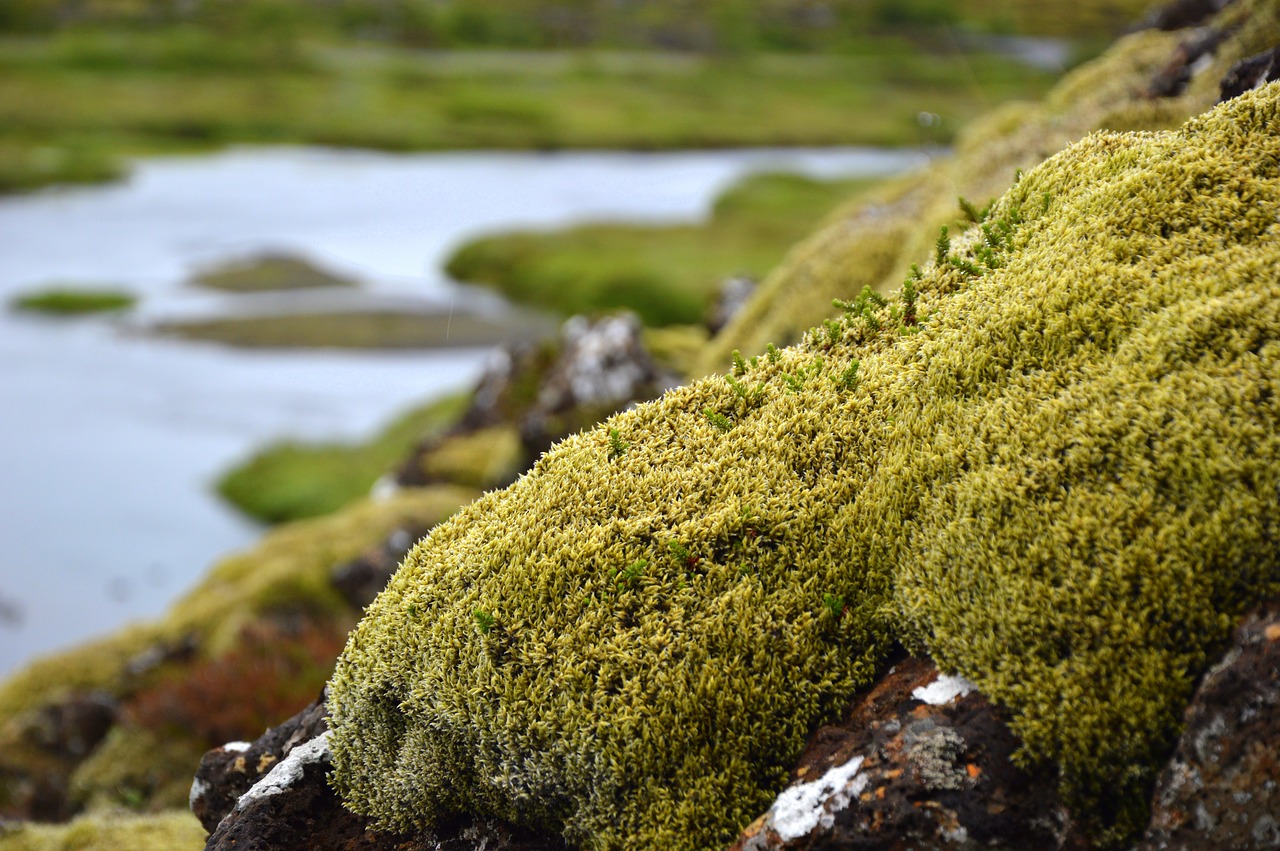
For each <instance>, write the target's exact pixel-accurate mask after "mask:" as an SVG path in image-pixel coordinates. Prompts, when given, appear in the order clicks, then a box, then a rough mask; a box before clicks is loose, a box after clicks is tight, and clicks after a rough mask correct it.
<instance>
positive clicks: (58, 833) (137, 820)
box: [0, 809, 208, 851]
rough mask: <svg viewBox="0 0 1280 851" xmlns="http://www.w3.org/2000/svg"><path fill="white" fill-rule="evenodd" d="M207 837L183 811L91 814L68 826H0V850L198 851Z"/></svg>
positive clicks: (198, 824)
mask: <svg viewBox="0 0 1280 851" xmlns="http://www.w3.org/2000/svg"><path fill="white" fill-rule="evenodd" d="M207 838H208V835H207V834H206V833H205V830H204V828H203V827H202V826H201V825H200V822H199V821H198V820H197V819H196V817H195V816H193V815H192V814H191V813H190V812H188V811H187V810H185V809H182V810H170V811H168V812H164V813H156V814H154V815H146V816H139V815H133V814H131V813H91V814H89V815H84V816H80V817H79V818H77V819H75V820H74V821H72V822H71V823H69V824H55V825H46V824H22V825H18V826H13V827H0V851H120V849H123V848H127V849H130V851H183V849H190V851H198V849H200V848H203V847H204V844H205V840H206V839H207Z"/></svg>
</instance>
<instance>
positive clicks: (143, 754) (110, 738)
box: [0, 726, 209, 847]
mask: <svg viewBox="0 0 1280 851" xmlns="http://www.w3.org/2000/svg"><path fill="white" fill-rule="evenodd" d="M208 749H209V745H208V743H207V742H204V741H201V740H200V739H199V738H197V737H193V736H189V735H183V734H181V733H180V732H175V731H172V730H169V731H165V732H164V733H159V732H156V731H152V730H142V729H138V728H134V727H123V726H120V727H116V728H115V729H113V730H112V731H111V732H110V733H109V734H108V735H107V738H106V739H105V740H104V741H103V742H102V744H101V745H99V746H98V747H97V748H96V749H94V751H93V753H92V754H91V755H90V756H89V758H88V759H86V760H85V761H84V762H82V763H81V764H80V765H79V766H78V767H77V768H76V771H75V773H74V774H72V775H71V794H72V797H73V799H74V800H75V801H76V802H77V803H78V804H80V805H82V806H84V807H85V808H86V809H88V810H91V811H92V810H111V809H115V808H120V807H127V808H129V809H140V808H141V809H145V810H147V811H148V812H156V811H161V810H172V809H178V808H181V807H184V806H186V805H187V796H188V794H189V793H190V791H191V777H192V775H193V774H194V773H195V768H196V766H197V765H199V764H200V757H201V756H203V755H204V752H205V751H206V750H208ZM0 847H2V846H0ZM121 847H123V846H121Z"/></svg>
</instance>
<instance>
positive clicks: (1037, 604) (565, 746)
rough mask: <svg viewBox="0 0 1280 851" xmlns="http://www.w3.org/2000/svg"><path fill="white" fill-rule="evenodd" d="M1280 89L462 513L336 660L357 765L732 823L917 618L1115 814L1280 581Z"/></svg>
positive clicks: (650, 840)
mask: <svg viewBox="0 0 1280 851" xmlns="http://www.w3.org/2000/svg"><path fill="white" fill-rule="evenodd" d="M1278 215H1280V85H1272V86H1268V87H1266V88H1264V89H1260V90H1258V91H1256V92H1253V93H1250V94H1248V95H1246V96H1244V97H1241V98H1239V99H1238V100H1236V101H1232V102H1230V103H1229V104H1227V105H1225V106H1224V107H1221V108H1218V109H1216V110H1214V111H1213V112H1211V113H1209V114H1207V115H1206V116H1204V117H1202V118H1199V119H1196V120H1194V121H1192V122H1190V123H1189V124H1187V125H1186V126H1185V127H1184V128H1183V129H1181V130H1178V131H1176V132H1166V133H1156V134H1146V133H1139V134H1115V133H1103V134H1095V135H1092V136H1090V137H1088V138H1087V139H1085V140H1084V141H1083V142H1081V143H1079V144H1077V145H1075V146H1073V147H1071V148H1069V149H1068V150H1066V151H1065V152H1063V153H1062V154H1060V155H1058V156H1056V157H1054V158H1052V159H1050V160H1049V161H1048V162H1046V163H1045V164H1044V165H1042V166H1041V167H1039V168H1037V169H1035V170H1034V171H1032V172H1030V173H1028V174H1027V175H1026V177H1025V178H1024V179H1022V180H1021V181H1020V182H1019V183H1018V184H1017V185H1016V186H1015V187H1014V188H1013V189H1012V190H1010V191H1009V192H1008V193H1007V194H1006V195H1005V196H1004V197H1003V198H1002V199H1001V200H1000V201H999V202H998V203H997V204H996V205H995V207H994V209H993V210H992V212H991V213H990V216H989V218H987V219H986V220H985V221H983V222H982V223H981V227H974V228H972V229H971V230H970V231H969V232H968V233H966V234H965V235H964V236H963V237H961V238H959V239H956V240H954V241H949V240H945V239H943V240H939V243H938V245H937V246H936V251H937V255H938V257H937V262H936V263H935V264H933V265H931V266H930V267H929V268H928V269H927V270H926V271H925V273H923V275H921V276H920V277H919V278H918V279H916V280H913V281H912V286H911V287H910V288H909V289H907V290H906V291H904V292H903V293H901V294H899V295H898V296H897V297H896V298H895V299H893V300H892V301H886V300H885V299H883V298H881V297H879V296H877V295H875V294H874V293H868V294H867V295H865V296H863V297H861V298H859V299H857V300H855V301H854V302H852V303H848V304H846V305H845V311H844V315H843V316H842V317H840V318H838V319H836V320H833V321H831V322H828V323H827V324H826V325H825V326H820V327H818V328H815V329H813V330H811V331H810V332H809V333H807V334H806V335H805V338H804V340H803V342H802V343H801V344H800V345H798V346H796V347H794V348H791V349H787V350H783V351H777V350H771V351H770V352H769V353H768V354H767V355H765V356H762V357H760V358H759V359H758V360H754V361H751V362H746V361H741V360H739V362H738V364H737V367H736V368H735V373H736V374H735V375H731V376H725V377H721V376H714V377H711V378H708V379H704V380H702V381H699V382H696V383H694V384H692V385H690V386H688V387H684V388H680V389H677V390H674V391H672V392H669V393H668V394H666V395H665V396H664V397H662V398H661V399H659V400H657V401H655V402H652V403H647V404H644V405H641V406H639V407H637V408H636V409H634V410H632V411H630V412H627V413H625V414H621V415H619V416H617V417H614V418H613V419H611V420H609V421H608V422H606V423H605V424H604V425H603V426H602V427H600V428H597V429H595V430H594V431H591V432H588V433H585V434H582V435H579V436H576V437H572V438H570V439H568V440H566V441H564V442H563V443H561V444H559V445H558V446H556V447H555V448H554V449H552V451H550V452H549V453H547V455H546V456H544V457H543V458H542V460H541V461H539V463H538V464H537V465H536V466H535V468H534V470H533V471H532V472H531V473H530V474H529V475H527V476H525V477H524V478H522V479H521V480H520V481H518V482H517V483H516V484H515V485H513V486H512V487H511V488H510V489H508V490H506V491H504V492H499V493H494V494H490V495H488V496H486V497H484V498H483V499H481V500H480V501H479V502H477V503H474V504H473V505H471V506H470V507H468V508H467V509H465V510H464V511H462V512H461V513H460V514H459V515H457V516H456V517H455V518H454V519H453V520H451V521H449V522H448V523H446V524H444V525H443V526H441V527H439V528H438V529H437V530H436V531H435V532H434V533H433V534H432V535H431V536H429V537H428V538H427V539H426V540H425V541H424V542H423V543H422V544H421V545H420V546H419V547H418V548H417V549H416V550H415V551H414V552H413V553H411V554H410V556H409V558H408V559H407V560H406V562H405V564H404V566H403V567H402V569H401V571H400V572H399V573H398V574H397V576H396V577H395V578H394V579H393V580H392V583H391V585H390V586H389V587H388V589H387V591H386V592H384V593H383V594H382V595H381V596H380V597H379V598H378V600H376V601H375V602H374V604H373V605H372V606H371V607H370V609H369V614H368V616H367V617H366V618H365V620H364V621H363V622H362V624H361V625H360V627H359V628H358V629H357V630H356V631H355V632H354V633H353V635H352V637H351V639H350V641H349V643H348V646H347V649H346V650H345V651H344V655H343V657H342V658H341V659H340V660H339V664H338V668H337V671H336V673H335V676H334V679H333V681H332V698H331V709H332V712H333V724H334V736H333V749H334V762H335V767H336V773H335V779H336V783H337V784H338V787H339V788H340V790H341V791H342V792H343V794H344V795H345V796H346V799H347V802H348V804H349V805H350V806H352V807H353V808H355V809H356V810H357V811H360V812H363V813H366V814H372V815H374V816H376V817H378V818H379V819H381V820H382V822H383V823H385V824H387V825H391V826H401V827H404V826H410V825H419V826H421V825H430V824H432V823H434V822H436V821H437V820H439V819H441V818H443V817H445V816H446V815H447V814H448V813H451V812H455V811H469V812H476V813H480V814H488V815H494V816H498V817H502V818H508V819H511V820H514V821H522V822H525V823H531V824H536V825H542V826H551V827H554V828H555V829H558V830H560V831H562V832H563V834H564V835H565V836H566V837H567V838H568V839H570V840H571V841H574V842H577V843H581V844H582V845H584V846H585V847H588V848H621V847H654V848H657V847H663V848H676V849H679V848H711V847H715V846H717V845H721V844H724V843H725V842H727V840H729V839H731V838H732V835H733V833H734V832H735V831H736V830H737V829H739V828H741V827H742V826H744V825H745V824H746V823H747V822H749V821H750V820H751V819H752V818H753V817H754V816H755V815H756V814H757V813H758V812H760V811H762V810H763V809H764V807H765V806H766V805H767V804H768V802H769V800H770V798H771V796H772V794H773V793H774V792H776V791H777V789H778V788H780V787H781V785H782V784H783V783H784V782H785V775H786V770H787V768H788V767H789V766H790V765H791V764H792V761H793V760H794V759H795V757H796V756H797V755H798V753H799V750H800V748H801V747H802V745H803V743H804V737H805V735H806V733H807V732H808V731H809V729H810V728H811V727H812V726H813V725H814V724H816V723H818V722H819V721H820V720H821V719H823V718H825V717H827V716H828V715H829V714H830V713H831V712H832V711H833V710H834V709H835V708H836V707H838V706H839V705H840V704H841V703H843V702H844V701H845V700H847V699H848V698H849V696H850V695H851V694H852V692H853V691H854V690H855V689H856V688H857V687H859V686H860V685H863V684H865V683H867V682H868V681H869V679H870V678H871V677H872V675H873V674H874V672H875V670H876V665H877V662H878V661H879V660H880V659H881V658H882V656H883V654H884V653H885V652H886V651H887V650H888V649H889V648H890V646H891V645H892V643H893V642H894V641H895V640H901V641H904V642H907V643H911V644H917V645H922V646H923V647H925V648H927V649H928V650H929V651H930V652H931V653H933V654H934V655H935V657H936V658H937V659H938V660H939V661H940V663H941V664H942V666H943V667H944V668H946V669H949V670H952V671H956V672H959V673H961V674H963V675H964V676H966V677H968V678H969V679H971V680H973V681H974V682H975V683H977V684H978V686H979V687H980V688H981V689H982V690H983V692H984V693H986V694H988V695H989V696H990V697H992V699H994V700H996V701H998V702H1000V703H1003V704H1005V705H1006V706H1007V707H1009V709H1010V710H1011V712H1012V718H1013V722H1012V723H1013V726H1014V729H1015V731H1016V732H1018V733H1019V734H1020V735H1021V736H1022V738H1023V740H1024V742H1025V747H1024V749H1023V751H1022V754H1023V758H1024V759H1025V760H1028V761H1036V760H1042V761H1048V762H1049V763H1050V764H1052V765H1054V766H1056V767H1057V769H1058V771H1059V774H1060V778H1061V782H1062V786H1063V790H1064V792H1066V793H1067V795H1068V797H1069V800H1071V801H1072V802H1074V804H1075V805H1076V808H1077V813H1078V815H1079V816H1080V817H1081V818H1083V819H1086V820H1089V821H1090V822H1092V824H1093V825H1094V831H1095V835H1096V836H1097V837H1098V838H1099V841H1100V842H1101V843H1106V842H1109V841H1113V840H1117V839H1119V838H1121V837H1124V836H1127V835H1129V834H1131V833H1132V832H1133V831H1134V830H1136V829H1137V828H1139V827H1140V826H1141V818H1140V816H1141V811H1142V808H1143V804H1142V803H1141V795H1140V792H1141V790H1142V789H1143V788H1144V786H1145V785H1146V784H1147V783H1148V782H1149V780H1150V779H1151V776H1152V773H1153V771H1154V770H1155V764H1156V761H1157V757H1158V756H1159V755H1161V754H1162V753H1164V752H1165V751H1166V750H1167V748H1168V747H1169V745H1170V743H1171V741H1172V737H1173V736H1174V735H1175V733H1176V727H1177V719H1178V713H1179V711H1180V710H1181V708H1182V707H1183V705H1185V702H1186V700H1187V697H1188V695H1189V692H1190V687H1191V683H1192V682H1193V680H1194V679H1195V677H1196V676H1197V674H1198V673H1199V672H1200V671H1201V670H1202V669H1203V667H1204V665H1205V664H1206V658H1207V654H1208V653H1209V652H1210V651H1211V650H1212V649H1214V648H1216V647H1218V646H1219V645H1220V644H1221V642H1222V641H1223V640H1224V639H1225V638H1226V636H1227V634H1228V631H1229V630H1230V627H1231V625H1232V623H1233V621H1234V619H1235V618H1236V617H1237V616H1238V615H1239V614H1240V613H1241V612H1242V611H1243V609H1244V608H1245V607H1246V606H1247V605H1248V604H1250V603H1251V602H1255V601H1257V600H1258V599H1261V598H1262V597H1263V596H1265V595H1268V594H1271V593H1274V592H1275V591H1277V590H1280V569H1278V568H1277V567H1276V562H1275V560H1274V557H1273V555H1272V546H1271V542H1272V541H1274V540H1275V536H1276V535H1277V533H1280V500H1277V493H1278V492H1280V463H1277V462H1278V461H1280V437H1277V435H1280V378H1278V376H1280V283H1277V281H1280V239H1278V238H1277V237H1280V224H1278V223H1277V217H1278Z"/></svg>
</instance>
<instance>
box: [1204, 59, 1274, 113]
mask: <svg viewBox="0 0 1280 851" xmlns="http://www.w3.org/2000/svg"><path fill="white" fill-rule="evenodd" d="M1276 80H1280V47H1273V48H1271V49H1270V50H1264V51H1263V52H1262V53H1259V54H1257V55H1256V56H1250V57H1249V58H1248V59H1242V60H1241V61H1239V62H1237V63H1236V64H1235V65H1232V66H1231V69H1230V70H1229V71H1227V73H1226V75H1225V76H1224V77H1223V78H1222V88H1221V95H1220V96H1219V98H1218V102H1219V103H1221V102H1222V101H1225V100H1230V99H1231V98H1233V97H1238V96H1240V95H1242V94H1244V93H1245V92H1247V91H1249V90H1250V89H1256V88H1258V87H1259V86H1261V85H1265V84H1266V83H1272V82H1275V81H1276Z"/></svg>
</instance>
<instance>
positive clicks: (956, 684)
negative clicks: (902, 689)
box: [911, 674, 978, 706]
mask: <svg viewBox="0 0 1280 851" xmlns="http://www.w3.org/2000/svg"><path fill="white" fill-rule="evenodd" d="M977 688H978V687H977V686H975V685H974V684H973V683H971V682H969V681H968V680H966V679H965V678H964V677H953V676H951V675H950V674H939V675H938V678H937V679H936V680H934V681H933V682H931V683H929V684H928V685H927V686H920V687H919V688H917V689H914V690H913V691H912V692H911V696H912V697H914V698H915V699H916V700H919V701H922V702H924V703H927V704H929V705H930V706H946V705H947V704H948V703H950V702H951V701H953V700H959V699H960V698H962V697H964V696H965V695H966V694H968V693H969V692H971V691H976V690H977Z"/></svg>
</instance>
